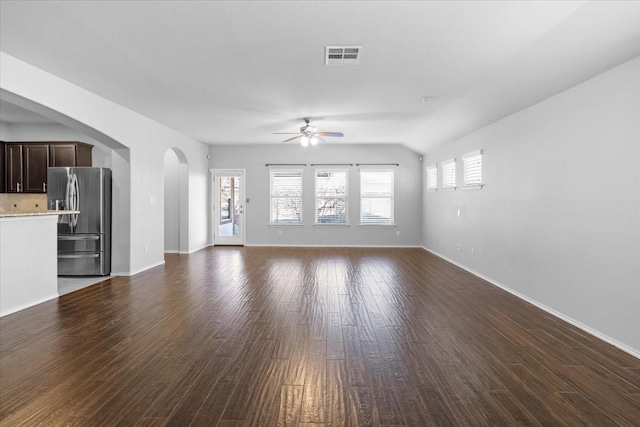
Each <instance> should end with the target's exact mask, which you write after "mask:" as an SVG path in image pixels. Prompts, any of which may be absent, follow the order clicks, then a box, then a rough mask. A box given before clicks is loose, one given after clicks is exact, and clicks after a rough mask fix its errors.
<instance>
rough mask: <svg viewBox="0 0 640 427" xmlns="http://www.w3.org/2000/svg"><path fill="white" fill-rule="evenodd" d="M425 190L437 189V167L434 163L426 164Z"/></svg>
mask: <svg viewBox="0 0 640 427" xmlns="http://www.w3.org/2000/svg"><path fill="white" fill-rule="evenodd" d="M426 172H427V191H437V190H438V167H437V166H436V165H432V166H427V169H426Z"/></svg>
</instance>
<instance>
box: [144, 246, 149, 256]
mask: <svg viewBox="0 0 640 427" xmlns="http://www.w3.org/2000/svg"><path fill="white" fill-rule="evenodd" d="M147 252H149V245H144V253H145V254H146V253H147Z"/></svg>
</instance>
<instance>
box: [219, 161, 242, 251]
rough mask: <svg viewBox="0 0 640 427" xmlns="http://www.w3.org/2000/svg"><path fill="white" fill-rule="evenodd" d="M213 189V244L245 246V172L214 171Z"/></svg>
mask: <svg viewBox="0 0 640 427" xmlns="http://www.w3.org/2000/svg"><path fill="white" fill-rule="evenodd" d="M213 189H214V195H213V244H214V245H244V171H242V170H216V171H214V173H213Z"/></svg>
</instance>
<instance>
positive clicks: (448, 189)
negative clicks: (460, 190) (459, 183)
mask: <svg viewBox="0 0 640 427" xmlns="http://www.w3.org/2000/svg"><path fill="white" fill-rule="evenodd" d="M440 191H456V187H449V188H441V189H440Z"/></svg>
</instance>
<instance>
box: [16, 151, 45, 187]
mask: <svg viewBox="0 0 640 427" xmlns="http://www.w3.org/2000/svg"><path fill="white" fill-rule="evenodd" d="M22 150H23V153H24V169H23V171H24V175H23V176H24V192H25V193H46V192H47V168H48V167H49V145H48V144H42V145H40V144H25V145H24V146H23V147H22Z"/></svg>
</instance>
